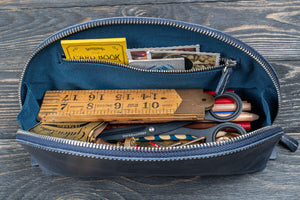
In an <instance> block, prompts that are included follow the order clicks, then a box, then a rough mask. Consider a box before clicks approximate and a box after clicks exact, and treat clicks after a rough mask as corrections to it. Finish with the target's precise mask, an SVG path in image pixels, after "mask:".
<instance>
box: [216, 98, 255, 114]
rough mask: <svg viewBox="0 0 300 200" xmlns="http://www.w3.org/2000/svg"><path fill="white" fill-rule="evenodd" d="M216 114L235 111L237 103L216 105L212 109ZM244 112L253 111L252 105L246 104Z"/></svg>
mask: <svg viewBox="0 0 300 200" xmlns="http://www.w3.org/2000/svg"><path fill="white" fill-rule="evenodd" d="M212 110H213V111H214V112H223V111H235V110H236V104H235V103H226V104H215V105H214V107H213V108H212ZM242 110H243V111H251V103H248V102H244V101H243V106H242Z"/></svg>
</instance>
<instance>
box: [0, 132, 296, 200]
mask: <svg viewBox="0 0 300 200" xmlns="http://www.w3.org/2000/svg"><path fill="white" fill-rule="evenodd" d="M292 136H293V137H295V138H296V139H298V140H299V139H300V134H299V133H298V134H292ZM278 153H279V157H278V159H277V160H276V161H269V163H268V165H267V168H266V169H265V170H263V171H261V172H258V173H254V174H246V175H240V176H218V177H217V176H215V177H212V176H203V177H200V176H193V177H131V178H128V177H113V178H105V179H100V178H99V179H80V178H70V177H57V176H50V175H45V174H44V173H42V172H41V170H40V169H39V168H38V167H30V156H29V155H28V154H27V153H26V152H25V151H24V150H23V149H22V147H21V146H20V145H19V144H18V143H16V142H15V141H14V140H5V139H2V140H0V164H1V169H0V180H1V182H0V184H1V185H0V188H1V189H0V197H1V199H43V200H44V199H45V200H46V199H76V198H77V199H87V198H88V199H164V200H167V199H262V197H263V198H264V199H299V197H300V193H299V191H300V185H299V174H300V152H299V151H297V152H296V153H290V152H289V151H288V150H286V149H284V148H282V147H281V146H279V148H278ZM199 167H201V166H199Z"/></svg>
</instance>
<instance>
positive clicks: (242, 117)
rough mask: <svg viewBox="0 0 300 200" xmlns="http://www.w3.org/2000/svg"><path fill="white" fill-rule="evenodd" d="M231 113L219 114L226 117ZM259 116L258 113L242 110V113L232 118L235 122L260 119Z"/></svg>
mask: <svg viewBox="0 0 300 200" xmlns="http://www.w3.org/2000/svg"><path fill="white" fill-rule="evenodd" d="M229 115H231V114H230V113H223V114H218V116H220V117H226V116H229ZM258 119H259V116H258V115H257V114H253V113H249V112H241V114H240V115H239V116H238V117H237V118H235V119H234V120H232V121H233V122H252V121H255V120H258Z"/></svg>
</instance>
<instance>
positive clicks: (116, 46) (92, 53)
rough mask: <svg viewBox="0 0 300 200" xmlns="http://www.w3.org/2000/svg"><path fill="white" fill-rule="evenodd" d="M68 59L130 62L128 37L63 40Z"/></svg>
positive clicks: (62, 43)
mask: <svg viewBox="0 0 300 200" xmlns="http://www.w3.org/2000/svg"><path fill="white" fill-rule="evenodd" d="M61 45H62V48H63V50H64V53H65V56H66V59H75V60H106V61H111V62H116V63H121V64H126V65H127V64H128V59H127V54H126V38H107V39H82V40H62V41H61Z"/></svg>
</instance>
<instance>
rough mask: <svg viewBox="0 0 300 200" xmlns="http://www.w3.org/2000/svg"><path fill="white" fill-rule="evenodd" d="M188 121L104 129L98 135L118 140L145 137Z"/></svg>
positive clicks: (106, 138)
mask: <svg viewBox="0 0 300 200" xmlns="http://www.w3.org/2000/svg"><path fill="white" fill-rule="evenodd" d="M190 123H191V122H190V121H176V122H167V123H160V124H151V125H146V126H145V125H144V126H129V127H122V128H115V129H109V130H104V131H103V132H102V133H101V134H100V135H99V137H100V138H101V139H103V140H120V139H125V138H126V137H145V136H151V135H160V134H162V133H167V132H169V131H172V130H174V129H177V128H179V127H182V126H185V125H187V124H190Z"/></svg>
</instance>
